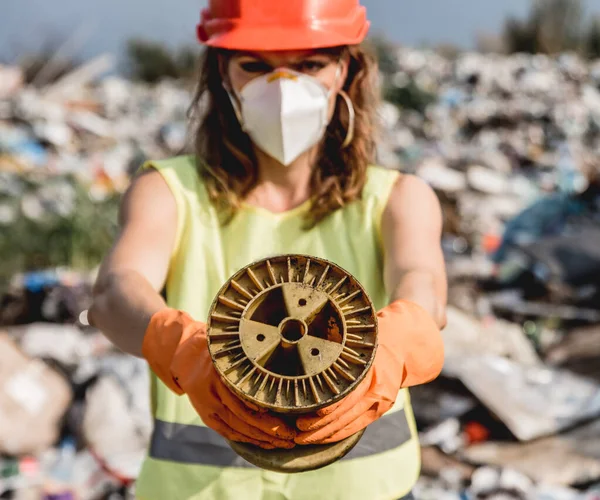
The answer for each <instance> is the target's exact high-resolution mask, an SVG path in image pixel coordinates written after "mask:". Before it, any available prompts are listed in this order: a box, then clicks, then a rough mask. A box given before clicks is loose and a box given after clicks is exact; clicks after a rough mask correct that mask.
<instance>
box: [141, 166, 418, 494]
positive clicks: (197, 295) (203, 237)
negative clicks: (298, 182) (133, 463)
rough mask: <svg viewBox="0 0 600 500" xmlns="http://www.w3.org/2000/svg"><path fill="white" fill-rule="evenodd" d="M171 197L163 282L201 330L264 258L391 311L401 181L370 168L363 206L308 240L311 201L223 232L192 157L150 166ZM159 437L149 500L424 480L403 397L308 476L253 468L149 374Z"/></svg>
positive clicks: (238, 221) (352, 489)
mask: <svg viewBox="0 0 600 500" xmlns="http://www.w3.org/2000/svg"><path fill="white" fill-rule="evenodd" d="M144 168H155V169H157V170H158V171H159V172H160V173H161V174H162V176H163V177H164V179H165V181H166V182H167V184H168V186H169V188H170V189H171V191H172V193H173V195H174V197H175V200H176V203H177V210H178V221H177V232H176V244H175V249H174V251H173V254H172V259H171V263H170V267H169V273H168V278H167V301H168V304H169V306H170V307H173V308H176V309H180V310H184V311H187V312H188V313H189V314H191V315H192V316H193V317H194V318H196V319H198V320H200V321H206V320H207V316H208V310H209V307H210V305H211V302H212V300H213V299H214V297H215V295H216V294H217V292H218V290H219V288H220V287H221V286H222V285H223V283H225V282H226V281H227V280H228V279H229V278H230V277H231V276H232V275H233V274H234V273H235V272H236V271H238V270H239V269H241V268H242V267H244V266H246V265H247V264H250V263H251V262H254V261H257V260H260V259H263V258H265V257H269V256H273V255H278V254H286V253H301V254H308V255H313V256H316V257H321V258H324V259H327V260H330V261H332V262H335V263H336V264H338V265H340V266H341V267H342V268H344V269H346V270H347V271H349V272H350V273H352V274H353V275H354V276H355V277H356V278H357V279H358V280H359V281H360V282H361V283H362V285H363V286H364V287H365V289H366V290H367V292H368V293H369V295H370V297H371V299H372V300H373V303H374V305H375V307H376V308H377V309H380V308H382V307H384V306H385V305H387V303H388V297H387V296H386V292H385V288H384V283H383V248H382V238H381V217H382V213H383V210H384V208H385V205H386V203H387V200H388V197H389V195H390V192H391V189H392V186H393V184H394V182H395V181H396V179H397V178H398V173H397V172H394V171H391V170H387V169H383V168H380V167H374V166H373V167H369V172H368V180H367V183H366V185H365V188H364V191H363V197H362V200H360V201H356V202H354V203H352V204H350V205H348V206H346V207H344V208H343V209H340V210H338V211H336V212H335V213H333V214H332V215H330V216H329V217H328V218H327V219H325V220H324V221H322V222H321V223H320V224H318V225H317V226H316V227H314V228H313V229H311V230H309V231H305V230H303V229H302V223H303V221H304V219H303V215H304V214H305V213H306V212H307V210H308V209H309V206H310V202H306V203H304V204H302V205H301V206H299V207H297V208H295V209H293V210H289V211H287V212H285V213H282V214H274V213H271V212H269V211H268V210H265V209H262V208H257V207H251V206H244V207H243V209H242V210H241V211H240V212H239V213H238V214H237V215H236V216H235V218H234V219H233V221H232V222H231V223H230V224H229V225H227V226H222V225H220V224H219V220H218V217H217V213H216V211H215V208H214V207H213V206H212V205H211V203H210V201H209V198H208V195H207V192H206V190H205V188H204V186H203V184H202V182H201V179H200V177H199V176H198V175H197V173H196V167H195V161H194V157H191V156H182V157H177V158H173V159H170V160H166V161H155V162H150V163H148V164H146V165H145V166H144ZM151 390H152V405H153V413H154V419H155V420H154V423H155V426H154V432H153V435H152V440H151V444H150V449H149V453H148V457H147V458H146V460H145V462H144V464H143V467H142V470H141V473H140V476H139V478H138V481H137V485H136V495H137V497H138V498H140V499H143V500H189V499H193V500H315V499H317V500H318V499H326V500H336V499H339V500H367V499H368V500H396V499H398V498H401V497H403V496H404V495H406V494H408V493H409V492H410V490H411V489H412V488H413V486H414V484H415V482H416V480H417V478H418V476H419V473H420V466H421V464H420V449H419V443H418V439H417V433H416V424H415V420H414V416H413V412H412V408H411V406H410V397H409V393H408V391H407V390H402V391H401V392H400V394H399V396H398V399H397V403H396V405H395V406H394V408H392V409H391V410H390V411H389V412H388V413H387V414H386V415H384V416H383V417H382V418H381V419H379V420H378V421H377V422H375V423H373V424H372V425H370V426H369V427H368V429H367V431H366V432H365V434H364V435H363V437H362V439H361V440H360V442H359V444H358V445H357V446H356V447H355V448H354V449H353V450H352V451H351V452H350V453H349V454H348V455H347V456H346V457H344V458H343V459H342V460H340V461H338V462H336V463H335V464H333V465H330V466H328V467H325V468H323V469H320V470H317V471H312V472H306V473H301V474H280V473H275V472H270V471H265V470H262V469H259V468H256V467H254V466H252V465H250V464H249V463H247V462H245V461H244V460H243V459H241V458H240V457H238V456H237V455H236V454H235V453H234V452H233V451H232V450H231V448H230V447H229V446H228V445H227V443H226V441H225V440H224V439H223V438H222V437H221V436H220V435H219V434H217V433H216V432H214V431H213V430H212V429H210V428H208V427H206V426H205V425H204V424H203V423H202V421H201V419H200V418H199V417H198V415H197V414H196V412H195V411H194V408H193V407H192V405H191V404H190V402H189V401H188V398H187V397H186V396H177V395H176V394H174V393H173V392H171V391H170V390H169V389H168V388H167V387H166V386H165V385H164V384H163V383H162V382H161V381H160V380H159V379H157V378H156V377H155V376H154V375H153V376H152V388H151Z"/></svg>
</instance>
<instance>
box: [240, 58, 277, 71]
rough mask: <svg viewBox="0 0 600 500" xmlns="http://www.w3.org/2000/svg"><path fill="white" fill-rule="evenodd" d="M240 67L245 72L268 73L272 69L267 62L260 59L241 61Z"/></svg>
mask: <svg viewBox="0 0 600 500" xmlns="http://www.w3.org/2000/svg"><path fill="white" fill-rule="evenodd" d="M240 68H242V69H243V70H244V71H245V72H246V73H268V72H269V71H272V69H273V68H271V66H269V65H268V64H267V63H265V62H262V61H247V62H242V63H240Z"/></svg>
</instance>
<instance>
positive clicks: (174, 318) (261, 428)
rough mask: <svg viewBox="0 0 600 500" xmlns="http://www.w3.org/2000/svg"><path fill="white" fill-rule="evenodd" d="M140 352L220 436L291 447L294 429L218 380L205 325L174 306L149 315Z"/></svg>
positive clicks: (265, 445) (264, 444) (266, 447)
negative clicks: (183, 395)
mask: <svg viewBox="0 0 600 500" xmlns="http://www.w3.org/2000/svg"><path fill="white" fill-rule="evenodd" d="M142 354H143V355H144V358H146V360H147V361H148V363H149V364H150V367H151V368H152V370H153V371H154V373H155V374H156V375H157V376H158V377H159V378H160V379H161V380H162V381H163V382H164V383H165V384H166V385H167V386H168V387H169V388H170V389H171V390H172V391H174V392H175V393H177V394H179V395H182V394H187V396H188V398H189V399H190V401H191V403H192V405H193V406H194V408H195V409H196V411H197V412H198V414H199V415H200V418H202V421H203V422H204V423H205V424H206V425H207V426H208V427H210V428H212V429H214V430H215V431H217V432H218V433H219V434H221V435H222V436H223V437H225V438H226V439H229V440H231V441H239V442H243V443H251V444H254V445H256V446H260V447H261V448H265V449H273V448H293V447H294V446H295V443H294V437H295V435H296V433H297V431H296V430H295V429H293V428H291V427H289V426H288V425H286V424H285V423H284V422H283V421H282V420H281V419H279V418H277V417H274V416H273V415H270V414H268V413H266V412H264V411H260V410H259V409H258V408H257V407H254V406H253V405H251V403H246V402H242V400H241V399H239V398H238V397H237V396H235V395H234V394H233V393H232V392H231V391H229V389H228V388H227V387H226V386H225V384H224V383H223V382H222V380H221V378H220V376H219V374H218V373H217V371H216V369H215V367H214V365H213V362H212V359H211V357H210V353H209V350H208V342H207V334H206V325H205V324H204V323H201V322H198V321H194V320H193V319H192V318H191V317H190V316H189V315H188V314H186V313H184V312H182V311H177V310H175V309H163V310H162V311H160V312H158V313H156V314H155V315H154V316H152V319H151V320H150V324H149V325H148V328H147V330H146V334H145V337H144V342H143V345H142Z"/></svg>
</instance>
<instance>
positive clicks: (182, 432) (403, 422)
mask: <svg viewBox="0 0 600 500" xmlns="http://www.w3.org/2000/svg"><path fill="white" fill-rule="evenodd" d="M410 439H411V433H410V427H409V425H408V421H407V419H406V413H405V412H404V410H403V409H402V410H400V411H396V412H393V413H390V414H386V415H384V416H383V417H382V418H380V419H379V420H377V421H375V422H373V423H372V424H371V425H370V426H369V427H367V430H366V431H365V433H364V434H363V437H362V438H361V440H360V441H359V442H358V444H357V445H356V446H355V447H354V448H353V449H352V450H351V451H350V453H348V454H347V455H346V456H345V457H343V458H342V460H352V459H354V458H363V457H367V456H371V455H375V454H377V453H382V452H385V451H388V450H392V449H394V448H398V447H399V446H401V445H403V444H404V443H406V442H407V441H409V440H410ZM150 456H151V457H152V458H156V459H159V460H169V461H171V462H179V463H185V464H194V465H213V466H218V467H250V468H254V466H253V465H252V464H250V463H248V462H246V461H245V460H244V459H243V458H241V457H240V456H239V455H237V454H236V453H235V452H234V451H233V450H232V449H231V448H230V447H229V445H228V444H227V441H226V440H225V439H224V438H223V437H221V436H220V435H219V434H217V432H215V431H214V430H212V429H210V428H209V427H200V426H197V425H184V424H175V423H170V422H163V421H161V420H155V422H154V432H153V434H152V441H151V443H150Z"/></svg>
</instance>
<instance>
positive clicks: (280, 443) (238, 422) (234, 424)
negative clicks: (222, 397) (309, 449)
mask: <svg viewBox="0 0 600 500" xmlns="http://www.w3.org/2000/svg"><path fill="white" fill-rule="evenodd" d="M219 418H220V419H221V420H222V421H223V422H225V423H226V424H227V425H228V426H229V427H231V428H232V429H233V430H234V431H236V432H238V433H240V434H242V435H244V436H247V437H249V438H252V439H254V440H257V441H262V442H263V443H269V444H271V445H273V447H274V448H285V449H290V448H293V447H294V446H295V443H294V440H293V437H292V438H291V439H288V440H285V439H279V438H277V437H273V436H271V435H269V434H267V433H265V432H263V431H262V430H261V429H258V428H257V427H253V426H252V425H251V424H249V423H248V422H245V421H244V420H242V419H241V418H239V417H238V416H237V415H235V414H233V413H232V412H230V411H228V410H225V411H223V412H220V413H219Z"/></svg>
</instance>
